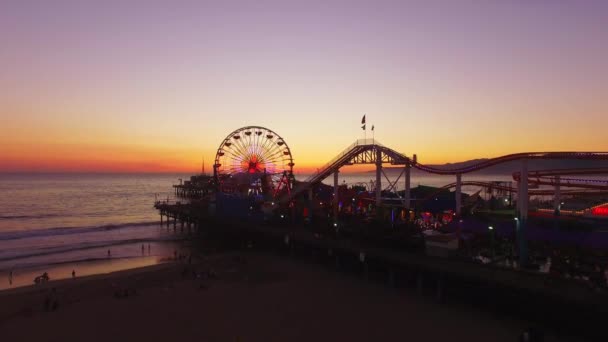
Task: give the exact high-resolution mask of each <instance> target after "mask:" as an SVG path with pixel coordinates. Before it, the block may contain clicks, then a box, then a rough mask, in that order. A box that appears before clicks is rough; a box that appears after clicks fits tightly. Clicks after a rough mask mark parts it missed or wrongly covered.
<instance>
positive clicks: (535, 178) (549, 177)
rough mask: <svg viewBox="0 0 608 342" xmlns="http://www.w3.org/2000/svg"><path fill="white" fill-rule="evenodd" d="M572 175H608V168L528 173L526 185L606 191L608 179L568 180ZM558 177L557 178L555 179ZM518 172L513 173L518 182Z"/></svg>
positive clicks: (519, 176)
mask: <svg viewBox="0 0 608 342" xmlns="http://www.w3.org/2000/svg"><path fill="white" fill-rule="evenodd" d="M574 175H608V168H588V169H555V170H538V171H528V184H535V185H552V186H557V185H559V186H560V187H562V186H565V187H577V188H584V189H595V190H608V179H586V178H570V177H562V176H574ZM557 176H559V178H558V177H557ZM520 178H521V175H520V173H519V172H514V173H513V179H514V180H516V181H519V180H520Z"/></svg>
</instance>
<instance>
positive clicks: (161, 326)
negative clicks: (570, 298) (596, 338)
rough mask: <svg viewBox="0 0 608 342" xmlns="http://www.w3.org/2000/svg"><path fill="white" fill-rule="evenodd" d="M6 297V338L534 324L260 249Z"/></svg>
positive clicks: (2, 298)
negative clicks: (209, 274) (194, 272)
mask: <svg viewBox="0 0 608 342" xmlns="http://www.w3.org/2000/svg"><path fill="white" fill-rule="evenodd" d="M185 268H189V270H188V272H187V275H184V272H183V271H184V269H185ZM193 270H194V271H198V272H199V274H204V277H203V278H195V277H193V275H192V271H193ZM209 272H211V273H212V274H216V275H217V276H216V277H213V278H209V277H207V275H206V273H209ZM52 288H55V289H56V290H55V291H54V292H53V290H52ZM125 292H126V293H127V294H128V297H125V296H124V294H125ZM118 295H119V296H118ZM47 297H48V298H50V301H49V302H50V303H51V305H49V307H50V308H52V303H54V302H56V303H57V308H56V310H54V311H52V310H50V311H45V308H44V306H45V305H44V303H45V299H46V298H47ZM0 303H1V305H0V332H1V336H2V339H3V341H4V340H6V341H24V340H37V341H104V342H107V341H123V340H130V341H136V340H137V341H406V340H408V341H447V340H452V341H517V340H518V336H519V334H520V333H521V332H522V331H523V330H524V329H525V328H527V327H528V325H527V324H526V322H522V321H517V320H514V319H510V318H505V317H501V316H499V315H496V314H492V313H490V312H486V311H482V310H477V309H473V308H467V307H463V306H462V305H442V304H439V303H436V302H435V301H434V300H433V298H428V297H423V296H419V295H417V294H416V292H415V291H414V290H411V291H409V290H408V289H398V290H396V289H391V288H388V287H387V286H384V285H383V284H380V283H376V282H369V281H365V280H363V279H362V278H360V277H356V276H354V275H349V274H344V273H339V272H335V271H333V270H331V269H329V268H324V267H323V266H321V265H315V264H309V263H306V262H304V261H300V260H291V259H286V258H281V257H278V256H274V255H266V254H258V253H254V252H247V253H246V254H239V253H227V254H222V255H215V256H209V257H207V258H204V259H203V260H199V261H196V262H194V263H193V265H187V263H185V262H184V263H179V262H177V263H168V264H161V265H155V266H150V267H145V268H139V269H133V270H127V271H121V272H115V273H110V274H105V275H97V276H91V277H84V278H77V279H66V280H60V281H55V282H50V283H48V284H45V285H42V286H38V287H35V286H30V287H23V288H17V289H13V290H7V291H1V292H0ZM571 340H572V339H568V340H567V339H558V338H556V337H555V336H551V335H550V334H549V335H548V333H546V335H545V341H571Z"/></svg>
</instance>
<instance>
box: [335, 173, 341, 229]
mask: <svg viewBox="0 0 608 342" xmlns="http://www.w3.org/2000/svg"><path fill="white" fill-rule="evenodd" d="M339 173H340V171H339V170H336V172H334V223H337V222H338V174H339Z"/></svg>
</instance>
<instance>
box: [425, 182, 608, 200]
mask: <svg viewBox="0 0 608 342" xmlns="http://www.w3.org/2000/svg"><path fill="white" fill-rule="evenodd" d="M461 185H462V186H479V187H483V188H490V189H495V190H501V191H505V192H511V193H516V192H517V188H514V187H510V186H506V185H501V184H497V183H492V182H478V181H463V182H462V183H461ZM554 185H555V184H554ZM560 185H561V186H564V187H577V188H578V187H579V186H578V185H571V184H568V183H562V184H560ZM455 187H456V183H450V184H447V185H444V186H442V187H441V188H437V190H435V191H433V192H432V193H431V194H429V195H427V196H425V197H424V198H421V199H420V200H419V202H425V201H428V200H430V199H432V198H433V197H436V196H437V195H439V194H440V193H441V192H443V191H445V190H449V189H452V188H455ZM560 193H561V195H590V194H594V195H604V194H608V187H603V188H602V189H596V190H579V189H577V190H562V191H561V192H560ZM553 194H555V189H538V190H530V191H529V192H528V195H530V196H551V195H553ZM414 200H415V199H414Z"/></svg>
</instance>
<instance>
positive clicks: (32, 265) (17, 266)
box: [12, 256, 139, 270]
mask: <svg viewBox="0 0 608 342" xmlns="http://www.w3.org/2000/svg"><path fill="white" fill-rule="evenodd" d="M135 258H139V257H138V256H122V257H114V258H112V260H128V259H135ZM107 260H108V258H76V259H69V260H60V261H51V262H29V263H17V264H14V265H13V267H12V269H20V270H23V269H28V268H38V267H42V266H57V265H66V264H73V263H83V262H94V261H107Z"/></svg>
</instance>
